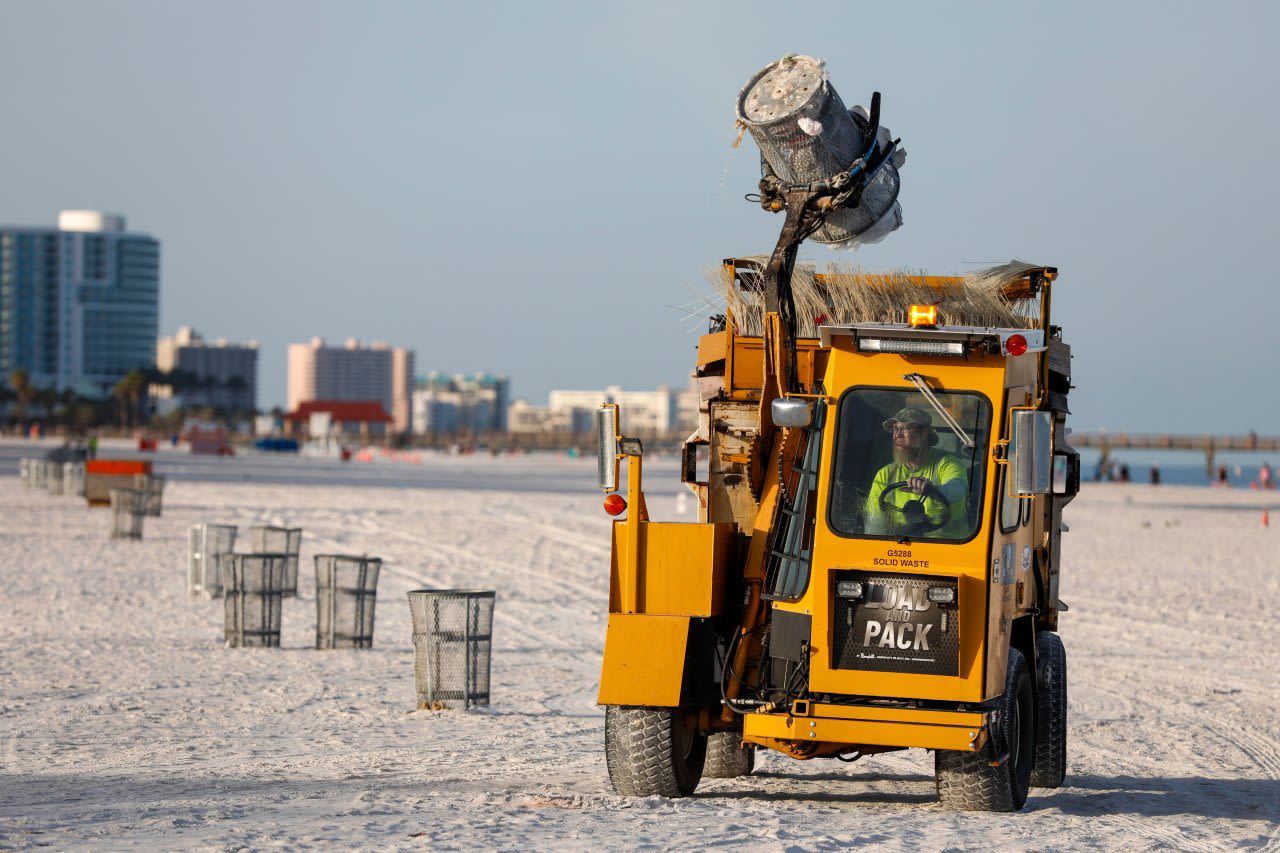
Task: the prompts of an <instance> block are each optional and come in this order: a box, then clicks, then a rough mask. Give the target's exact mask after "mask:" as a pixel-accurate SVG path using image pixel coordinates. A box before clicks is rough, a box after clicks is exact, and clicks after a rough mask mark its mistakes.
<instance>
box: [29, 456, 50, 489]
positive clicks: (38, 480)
mask: <svg viewBox="0 0 1280 853" xmlns="http://www.w3.org/2000/svg"><path fill="white" fill-rule="evenodd" d="M27 462H28V463H29V467H28V470H29V471H30V477H29V478H28V479H27V485H28V486H30V487H31V488H33V489H43V488H46V486H47V485H48V484H46V483H45V481H44V480H45V476H46V472H47V471H48V466H47V465H45V461H44V460H43V459H28V460H27Z"/></svg>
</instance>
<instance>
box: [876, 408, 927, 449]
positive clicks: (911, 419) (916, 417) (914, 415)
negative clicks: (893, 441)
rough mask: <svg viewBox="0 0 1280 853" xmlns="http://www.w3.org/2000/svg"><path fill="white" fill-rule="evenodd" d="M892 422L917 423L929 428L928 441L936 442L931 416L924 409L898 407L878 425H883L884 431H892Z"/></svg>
mask: <svg viewBox="0 0 1280 853" xmlns="http://www.w3.org/2000/svg"><path fill="white" fill-rule="evenodd" d="M894 424H919V425H920V426H922V427H926V428H927V429H928V430H929V443H930V444H937V443H938V433H937V432H935V431H934V429H933V416H932V415H930V414H929V413H928V412H926V411H925V410H924V409H917V408H915V407H908V408H905V409H899V410H898V411H897V412H895V413H894V415H893V417H891V418H885V419H884V421H882V422H881V424H880V425H881V426H882V427H884V429H885V432H893V425H894Z"/></svg>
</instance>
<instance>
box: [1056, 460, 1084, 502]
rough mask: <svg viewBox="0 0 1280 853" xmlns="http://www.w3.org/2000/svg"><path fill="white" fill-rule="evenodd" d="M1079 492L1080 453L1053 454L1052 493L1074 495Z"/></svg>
mask: <svg viewBox="0 0 1280 853" xmlns="http://www.w3.org/2000/svg"><path fill="white" fill-rule="evenodd" d="M1079 492H1080V455H1079V454H1078V453H1070V454H1068V453H1055V454H1053V493H1054V494H1055V495H1075V494H1079Z"/></svg>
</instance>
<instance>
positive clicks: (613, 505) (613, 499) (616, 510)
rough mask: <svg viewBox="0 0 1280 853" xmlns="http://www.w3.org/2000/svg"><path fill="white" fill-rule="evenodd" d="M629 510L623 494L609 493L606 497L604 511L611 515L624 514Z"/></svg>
mask: <svg viewBox="0 0 1280 853" xmlns="http://www.w3.org/2000/svg"><path fill="white" fill-rule="evenodd" d="M626 510H627V502H626V500H625V499H624V498H623V497H622V495H609V496H608V497H607V498H605V499H604V511H605V512H607V513H609V515H622V513H624V512H626Z"/></svg>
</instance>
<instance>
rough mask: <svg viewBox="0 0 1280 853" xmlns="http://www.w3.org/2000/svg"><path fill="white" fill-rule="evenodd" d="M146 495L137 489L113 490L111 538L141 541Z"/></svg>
mask: <svg viewBox="0 0 1280 853" xmlns="http://www.w3.org/2000/svg"><path fill="white" fill-rule="evenodd" d="M145 499H146V495H145V494H144V493H143V492H140V491H138V490H137V489H112V490H111V538H112V539H141V538H142V516H143V508H144V502H145Z"/></svg>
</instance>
